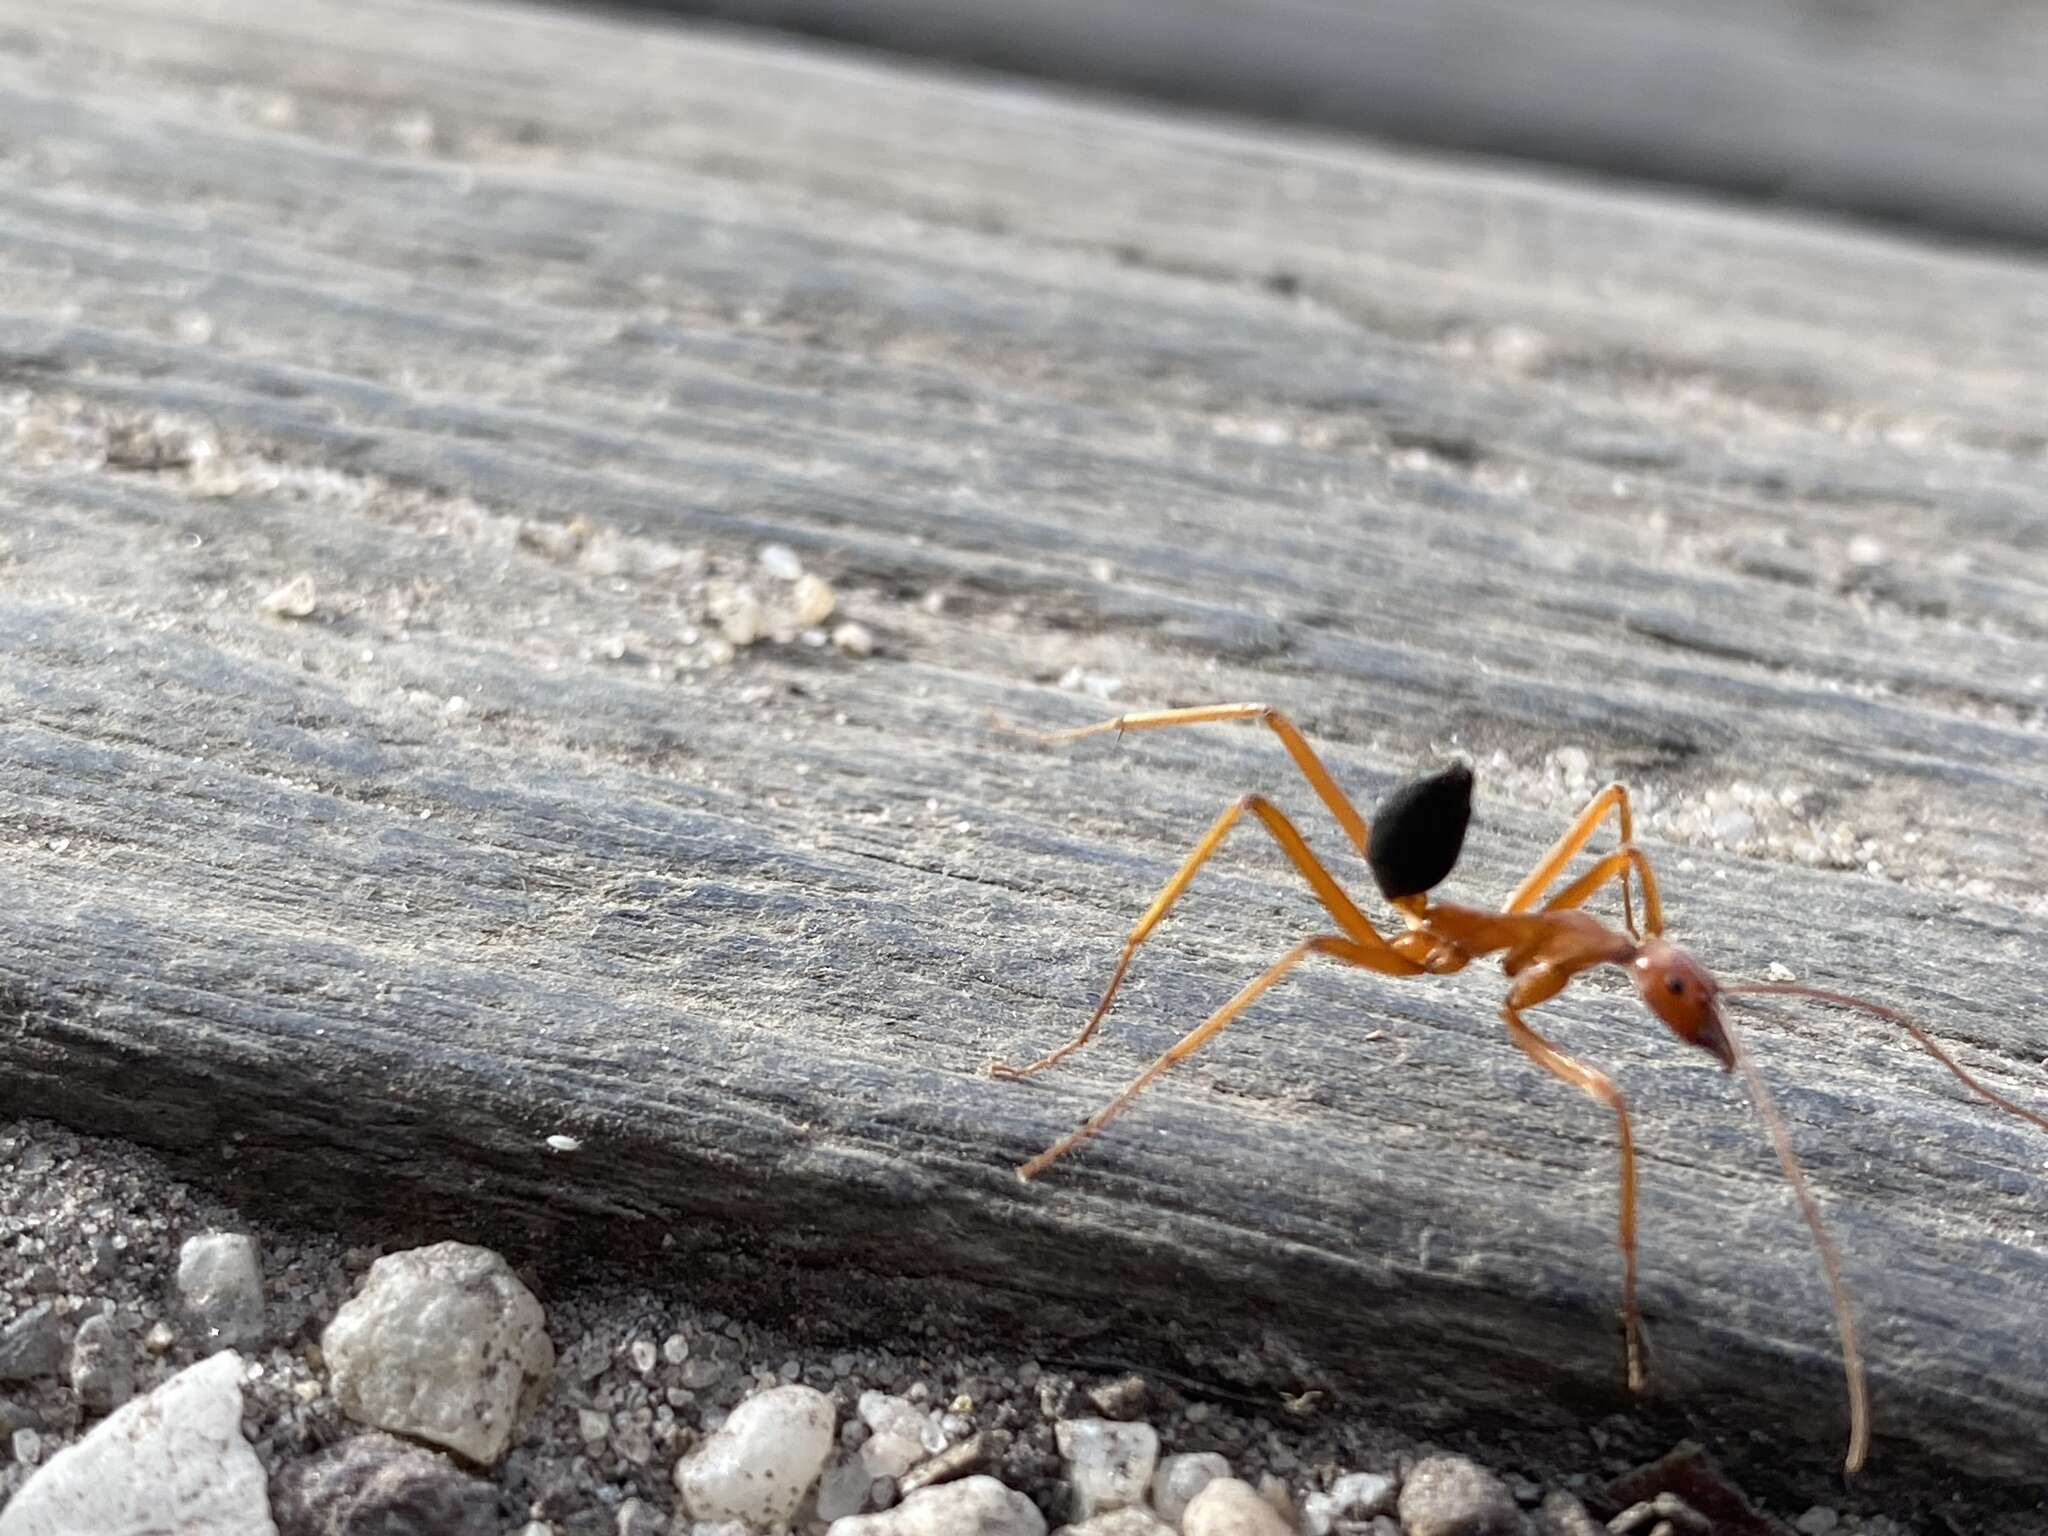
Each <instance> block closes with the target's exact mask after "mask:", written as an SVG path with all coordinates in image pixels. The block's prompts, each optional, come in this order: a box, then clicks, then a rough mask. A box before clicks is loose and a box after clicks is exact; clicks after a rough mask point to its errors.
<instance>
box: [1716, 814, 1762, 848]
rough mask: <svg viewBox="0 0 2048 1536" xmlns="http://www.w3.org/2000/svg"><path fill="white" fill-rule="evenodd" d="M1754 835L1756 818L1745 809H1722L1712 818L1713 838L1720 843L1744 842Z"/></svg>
mask: <svg viewBox="0 0 2048 1536" xmlns="http://www.w3.org/2000/svg"><path fill="white" fill-rule="evenodd" d="M1755 836H1756V818H1755V817H1754V816H1752V815H1750V814H1749V812H1747V811H1723V812H1722V813H1721V814H1720V815H1718V816H1716V817H1715V818H1714V839H1715V841H1716V842H1721V843H1730V844H1733V843H1746V842H1748V841H1749V840H1750V839H1751V838H1752V837H1755Z"/></svg>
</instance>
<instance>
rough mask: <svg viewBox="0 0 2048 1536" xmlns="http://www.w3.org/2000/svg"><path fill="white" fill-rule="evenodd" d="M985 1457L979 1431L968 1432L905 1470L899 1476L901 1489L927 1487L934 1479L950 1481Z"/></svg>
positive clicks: (984, 1449)
mask: <svg viewBox="0 0 2048 1536" xmlns="http://www.w3.org/2000/svg"><path fill="white" fill-rule="evenodd" d="M986 1458H987V1449H986V1447H985V1445H984V1444H983V1442H982V1438H981V1436H979V1435H969V1436H968V1437H967V1438H966V1439H965V1440H962V1441H961V1442H960V1443H959V1444H958V1445H956V1446H952V1447H950V1448H948V1449H946V1450H943V1451H940V1452H938V1453H937V1454H936V1455H934V1456H933V1457H931V1458H930V1459H929V1460H927V1461H921V1462H919V1463H918V1464H917V1465H916V1466H914V1467H912V1468H911V1469H910V1470H909V1471H908V1472H906V1473H904V1474H903V1476H902V1478H901V1479H900V1480H899V1486H900V1490H901V1491H902V1492H904V1493H915V1492H917V1490H918V1489H920V1488H929V1487H931V1486H932V1484H934V1483H949V1482H951V1481H953V1479H954V1478H956V1477H965V1476H966V1475H967V1474H968V1473H970V1472H972V1471H975V1470H976V1469H977V1468H979V1467H980V1466H981V1464H982V1462H983V1461H984V1460H985V1459H986Z"/></svg>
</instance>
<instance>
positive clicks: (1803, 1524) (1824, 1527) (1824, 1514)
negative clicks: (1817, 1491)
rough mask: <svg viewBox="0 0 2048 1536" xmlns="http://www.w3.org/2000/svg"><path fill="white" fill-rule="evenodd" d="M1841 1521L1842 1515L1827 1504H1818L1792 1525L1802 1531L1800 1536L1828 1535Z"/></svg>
mask: <svg viewBox="0 0 2048 1536" xmlns="http://www.w3.org/2000/svg"><path fill="white" fill-rule="evenodd" d="M1841 1523H1842V1517H1841V1516H1840V1515H1838V1514H1836V1513H1835V1512H1834V1511H1833V1510H1832V1509H1829V1508H1828V1507H1827V1506H1826V1505H1825V1504H1816V1505H1814V1506H1813V1508H1811V1509H1809V1510H1808V1511H1807V1512H1806V1513H1805V1514H1803V1515H1801V1516H1800V1517H1799V1518H1798V1519H1797V1520H1794V1521H1793V1522H1792V1527H1793V1529H1794V1530H1796V1531H1798V1532H1799V1533H1800V1536H1828V1532H1829V1531H1832V1530H1833V1529H1834V1528H1835V1527H1836V1526H1838V1525H1840V1524H1841Z"/></svg>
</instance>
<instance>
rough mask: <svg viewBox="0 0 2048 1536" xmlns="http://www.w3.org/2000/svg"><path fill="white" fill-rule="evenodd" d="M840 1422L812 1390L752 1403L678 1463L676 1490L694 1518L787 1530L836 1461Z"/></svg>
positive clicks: (771, 1394) (783, 1391)
mask: <svg viewBox="0 0 2048 1536" xmlns="http://www.w3.org/2000/svg"><path fill="white" fill-rule="evenodd" d="M834 1417H835V1415H834V1413H833V1409H832V1399H831V1398H829V1397H827V1396H826V1395H825V1394H824V1393H822V1392H819V1391H817V1390H815V1389H814V1388H811V1387H774V1388H771V1389H770V1390H769V1391H766V1392H762V1393H758V1394H757V1395H755V1396H753V1397H750V1398H748V1399H747V1400H746V1401H745V1402H743V1403H741V1404H740V1405H739V1407H737V1408H735V1409H733V1411H732V1413H731V1414H730V1415H729V1416H728V1417H727V1419H726V1421H725V1423H724V1424H723V1425H721V1426H720V1427H719V1430H718V1432H717V1433H716V1434H714V1435H713V1436H712V1437H711V1438H710V1439H709V1440H706V1441H705V1442H704V1443H703V1444H702V1445H701V1446H699V1447H698V1448H697V1449H696V1450H695V1451H693V1452H691V1453H690V1454H689V1455H688V1456H686V1457H684V1458H683V1459H682V1460H681V1461H679V1462H677V1463H676V1471H675V1482H676V1490H677V1492H679V1493H681V1494H682V1496H683V1504H684V1506H685V1507H686V1508H687V1509H688V1510H689V1512H690V1516H691V1518H692V1519H694V1520H699V1521H705V1520H721V1521H722V1520H738V1521H742V1522H744V1523H745V1524H747V1525H751V1526H757V1527H760V1528H763V1529H773V1528H778V1527H781V1526H786V1525H788V1524H789V1521H790V1517H791V1516H793V1515H794V1514H795V1513H796V1511H797V1506H798V1505H800V1504H802V1503H803V1500H804V1495H805V1494H806V1493H808V1492H810V1489H811V1485H812V1484H813V1483H815V1482H817V1480H818V1477H819V1474H820V1473H822V1472H823V1471H824V1470H825V1461H826V1458H828V1457H829V1456H830V1455H831V1454H832V1434H833V1429H834V1423H833V1420H834Z"/></svg>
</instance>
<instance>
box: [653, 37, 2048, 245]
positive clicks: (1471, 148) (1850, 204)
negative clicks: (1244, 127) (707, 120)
mask: <svg viewBox="0 0 2048 1536" xmlns="http://www.w3.org/2000/svg"><path fill="white" fill-rule="evenodd" d="M638 3H639V4H642V5H645V6H647V7H648V8H651V9H656V10H666V11H679V12H684V13H687V14H692V15H701V16H709V17H718V18H722V19H728V20H733V21H740V22H747V23H751V24H754V25H757V26H770V27H781V28H787V29H789V30H792V31H796V32H801V33H807V34H810V35H812V36H818V37H825V38H831V39H834V40H840V41H846V42H852V43H859V44H862V45H865V46H867V47H873V48H883V49H887V50H890V51H892V52H898V53H905V54H915V55H920V56H923V57H928V58H937V59H946V60H954V61H958V62H962V63H966V64H971V65H980V66H992V67H995V68H998V69H1004V70H1016V71H1021V72H1023V73H1026V74H1030V75H1036V76H1040V77H1043V78H1047V79H1052V80H1059V81H1067V82H1074V83H1078V84H1082V85H1088V86H1094V87H1098V88H1109V89H1114V90H1118V91H1136V92H1142V93H1145V94H1147V95H1152V96H1156V97H1160V98H1163V99H1165V100H1168V101H1173V102H1180V103H1185V104H1189V105H1194V106H1199V107H1203V108H1208V109H1218V108H1221V109H1226V110H1231V111H1238V112H1250V113H1255V114H1257V115H1259V116H1262V117H1268V118H1279V119H1283V120H1286V121H1292V122H1304V123H1314V124H1318V125H1321V126H1324V127H1333V128H1340V129H1351V130H1355V131H1361V132H1365V133H1372V134H1379V135H1383V136H1385V137H1388V138H1391V139H1394V140H1396V141H1399V142H1401V143H1407V144H1428V145H1436V146H1441V147H1443V148H1446V149H1453V150H1460V151H1466V152H1478V153H1482V154H1491V155H1506V156H1512V157H1514V158H1517V159H1527V160H1545V161H1551V162H1555V163H1559V164H1564V165H1575V166H1586V167H1589V168H1592V169H1596V170H1600V171H1606V172H1619V173H1621V174H1623V175H1629V176H1653V177H1659V178H1664V179H1669V180H1672V181H1677V182H1681V183H1684V184H1686V185H1690V186H1706V187H1718V188H1723V189H1726V190H1729V191H1732V192H1737V193H1740V194H1743V195H1745V196H1750V197H1758V198H1767V199H1772V200H1775V201H1781V202H1783V203H1786V204H1789V205H1798V206H1804V207H1809V208H1816V207H1817V208H1836V209H1845V210H1848V211H1851V212H1855V213H1859V214H1865V215H1876V216H1878V217H1880V218H1886V219H1901V220H1904V221H1907V222H1909V223H1912V224H1917V225H1922V226H1929V227H1933V228H1937V229H1944V230H1949V231H1953V232H1959V233H1964V234H1970V235H1988V236H1991V237H1993V238H1997V239H2004V240H2018V241H2024V242H2027V243H2031V244H2038V243H2040V242H2041V240H2042V239H2043V238H2044V237H2048V161H2044V159H2043V157H2042V155H2041V89H2040V86H2041V79H2042V75H2043V72H2044V70H2048V9H2044V8H2043V7H2042V6H2041V5H2039V4H2038V3H2020V4H2001V3H1997V0H1976V3H1960V4H1949V5H1943V6H1941V7H1939V8H1930V7H1927V6H1921V5H1914V4H1911V3H1909V0H1858V3H1857V4H1855V5H1850V6H1845V5H1840V4H1834V3H1830V0H1806V3H1798V0H1793V3H1787V0H1723V3H1722V4H1718V5H1714V6H1701V5H1694V4H1690V3H1688V0H1630V3H1627V4H1614V3H1612V0H1550V3H1548V4H1544V5H1514V4H1502V3H1500V0H1374V3H1373V4H1371V5H1359V4H1356V3H1353V0H1287V3H1286V4H1285V5H1281V6H1276V5H1274V4H1273V3H1272V0H1201V3H1199V4H1191V3H1189V0H1120V3H1118V4H1116V5H1106V6H1102V5H1097V6H1075V5H1069V4H1066V3H1064V0H638Z"/></svg>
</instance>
